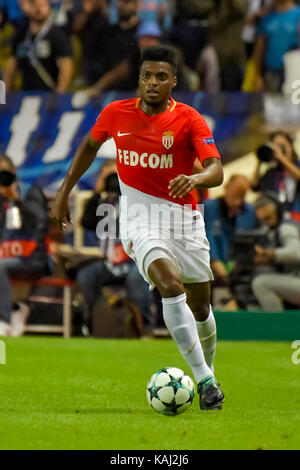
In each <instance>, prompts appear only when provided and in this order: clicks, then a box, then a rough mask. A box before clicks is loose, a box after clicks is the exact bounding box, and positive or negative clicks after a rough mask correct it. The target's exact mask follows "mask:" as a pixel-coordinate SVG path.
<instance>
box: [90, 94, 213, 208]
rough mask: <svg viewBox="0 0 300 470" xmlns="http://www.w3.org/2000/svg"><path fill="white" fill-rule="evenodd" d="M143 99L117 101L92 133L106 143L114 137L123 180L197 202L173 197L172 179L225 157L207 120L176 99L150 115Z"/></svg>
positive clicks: (153, 192) (154, 193)
mask: <svg viewBox="0 0 300 470" xmlns="http://www.w3.org/2000/svg"><path fill="white" fill-rule="evenodd" d="M140 103H141V99H140V98H138V99H137V98H133V99H128V100H122V101H114V102H112V103H111V104H109V105H108V106H106V107H105V108H104V109H103V111H102V112H101V114H100V115H99V116H98V118H97V121H96V123H95V125H94V127H93V128H92V130H91V135H92V137H93V138H94V139H95V140H96V141H102V142H104V141H105V140H107V139H108V138H110V137H113V138H114V140H115V143H116V147H117V167H118V173H119V177H120V179H121V181H122V182H123V183H125V184H126V185H128V186H130V187H132V188H135V189H137V190H138V191H141V192H143V193H146V194H150V195H152V196H156V197H159V198H163V199H167V200H169V201H172V202H174V203H176V204H181V205H184V204H192V205H194V204H195V200H194V198H193V196H192V195H191V194H187V195H186V196H185V197H183V198H181V199H179V198H176V199H174V198H172V197H170V196H169V189H168V184H169V181H170V180H171V179H173V178H175V177H176V176H178V175H179V174H185V175H191V174H192V168H193V164H194V160H195V159H196V158H199V160H200V162H201V163H202V162H203V161H204V160H205V159H206V158H210V157H216V158H220V155H219V152H218V150H217V148H216V146H215V144H214V139H213V137H212V133H211V131H210V129H209V127H208V125H207V123H206V121H205V119H204V118H203V117H202V116H201V114H199V113H198V111H196V110H195V109H193V108H191V107H190V106H187V105H186V104H183V103H177V102H175V101H174V100H173V99H172V98H171V105H170V107H169V108H168V109H167V110H166V111H164V112H163V113H160V114H156V115H154V116H149V115H148V114H146V113H144V112H143V111H142V109H141V106H140Z"/></svg>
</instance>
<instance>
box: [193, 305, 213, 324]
mask: <svg viewBox="0 0 300 470" xmlns="http://www.w3.org/2000/svg"><path fill="white" fill-rule="evenodd" d="M190 309H191V310H192V312H193V313H194V315H195V318H196V320H197V321H205V320H207V318H208V316H209V309H210V303H209V302H201V304H200V305H199V304H197V305H191V306H190Z"/></svg>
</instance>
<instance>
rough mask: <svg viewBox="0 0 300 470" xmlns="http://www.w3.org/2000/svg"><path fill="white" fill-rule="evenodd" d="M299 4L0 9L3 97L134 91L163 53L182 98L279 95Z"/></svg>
mask: <svg viewBox="0 0 300 470" xmlns="http://www.w3.org/2000/svg"><path fill="white" fill-rule="evenodd" d="M299 4H300V2H299V1H291V0H0V78H1V76H2V79H4V81H5V82H6V86H7V90H8V91H9V90H12V89H22V90H54V91H56V92H65V91H75V90H80V89H86V90H88V96H89V97H92V96H95V95H97V94H98V93H100V92H101V91H102V90H108V89H118V90H130V91H134V90H135V89H136V85H137V76H138V64H139V57H140V53H141V51H142V50H143V49H144V48H145V47H147V46H149V45H155V44H159V43H167V44H171V45H173V46H174V47H175V48H176V49H177V50H178V53H179V57H180V60H179V65H180V66H179V83H178V88H179V89H183V90H192V91H196V90H203V91H207V92H217V91H220V90H221V91H238V90H243V91H269V92H276V93H277V92H281V90H282V86H283V87H284V88H283V89H286V88H288V87H289V86H290V84H291V83H292V81H293V79H297V76H296V75H297V64H298V63H299V54H300V52H299V51H300V49H299V48H300V45H299V24H300V6H299Z"/></svg>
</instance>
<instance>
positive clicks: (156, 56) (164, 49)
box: [140, 46, 177, 74]
mask: <svg viewBox="0 0 300 470" xmlns="http://www.w3.org/2000/svg"><path fill="white" fill-rule="evenodd" d="M146 60H150V61H154V62H168V63H169V64H171V65H172V67H173V69H174V73H175V74H176V73H177V55H176V52H175V50H174V49H173V48H172V47H170V46H149V47H146V49H144V51H143V53H142V57H141V61H140V67H141V66H142V64H143V62H145V61H146Z"/></svg>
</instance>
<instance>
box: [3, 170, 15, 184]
mask: <svg viewBox="0 0 300 470" xmlns="http://www.w3.org/2000/svg"><path fill="white" fill-rule="evenodd" d="M14 181H16V175H15V174H14V173H12V172H11V171H7V170H2V171H0V186H5V187H8V186H10V185H11V184H13V183H14Z"/></svg>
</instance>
